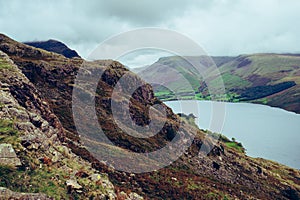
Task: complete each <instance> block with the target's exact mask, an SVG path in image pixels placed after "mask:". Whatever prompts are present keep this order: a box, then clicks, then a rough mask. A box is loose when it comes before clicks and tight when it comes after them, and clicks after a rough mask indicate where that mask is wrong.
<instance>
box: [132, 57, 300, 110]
mask: <svg viewBox="0 0 300 200" xmlns="http://www.w3.org/2000/svg"><path fill="white" fill-rule="evenodd" d="M211 58H212V60H213V61H214V62H215V64H216V66H217V70H219V71H220V74H221V75H222V79H223V82H224V86H225V89H226V95H225V96H222V97H220V100H225V101H229V102H238V101H248V102H255V103H261V104H267V105H270V106H275V107H280V108H283V109H286V110H289V111H294V112H297V113H300V104H299V102H300V56H299V55H298V54H252V55H241V56H237V57H211ZM188 59H189V60H191V61H193V62H202V64H204V65H206V63H205V59H207V57H203V56H199V57H188ZM162 65H165V66H168V67H169V69H168V70H167V69H165V71H164V72H163V73H162V72H161V70H162V69H161V66H162ZM212 69H213V68H212V67H211V66H209V65H208V66H206V69H205V70H204V71H205V72H204V73H205V74H206V76H207V77H206V82H205V81H204V80H203V77H202V76H201V75H200V74H199V73H198V72H197V71H195V69H194V68H193V66H192V65H191V64H190V63H189V62H187V61H185V60H184V59H182V58H181V57H176V56H172V57H164V58H160V59H159V60H158V61H157V62H156V63H154V64H153V65H151V66H149V67H145V68H143V69H142V70H141V69H139V71H137V72H138V73H141V74H142V75H143V77H145V78H146V79H147V77H161V80H164V82H165V83H166V85H171V86H173V87H179V86H180V84H181V83H180V82H178V80H177V79H176V78H174V76H166V74H170V70H176V71H177V72H179V73H180V74H182V75H183V76H184V78H185V79H186V80H188V81H189V83H190V85H191V86H192V88H193V91H188V90H186V91H185V90H184V89H183V90H182V91H181V94H182V95H183V96H185V97H186V98H190V99H191V98H196V99H200V100H201V99H208V100H209V99H210V98H211V97H210V94H209V91H208V88H207V85H208V84H210V85H214V84H216V83H217V82H218V80H217V77H215V73H214V71H213V70H212ZM155 94H156V96H158V97H159V98H160V99H161V100H173V99H175V96H174V94H172V92H170V91H168V90H166V88H162V87H156V88H155ZM195 94H196V95H195Z"/></svg>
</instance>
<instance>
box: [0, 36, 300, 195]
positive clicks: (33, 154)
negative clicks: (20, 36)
mask: <svg viewBox="0 0 300 200" xmlns="http://www.w3.org/2000/svg"><path fill="white" fill-rule="evenodd" d="M0 51H2V52H4V53H3V54H4V56H6V57H7V59H4V60H3V61H1V63H0V66H1V67H0V70H1V76H0V81H1V88H2V89H1V92H2V91H3V92H2V94H3V95H1V97H0V100H1V104H0V105H1V106H0V107H1V109H0V111H1V112H0V114H1V115H0V116H1V119H7V120H16V121H12V122H11V123H8V122H5V123H2V124H3V125H1V128H0V131H2V130H6V131H4V132H5V134H2V132H1V138H4V140H0V143H4V142H5V143H12V144H13V146H14V148H15V151H16V154H17V156H18V158H19V159H20V160H21V161H22V162H21V163H22V166H18V167H17V168H15V169H10V168H9V169H7V168H5V177H3V176H2V175H1V176H0V184H1V185H0V187H1V186H2V187H7V188H9V189H10V190H12V191H17V192H31V193H32V192H42V193H45V194H46V195H48V196H54V197H56V198H57V199H59V196H62V197H64V198H67V197H71V198H74V199H76V198H77V199H86V198H87V197H90V198H93V197H95V196H96V197H101V195H102V194H103V195H104V196H105V195H106V198H111V199H126V198H128V197H131V199H141V197H140V196H143V197H144V198H145V199H299V195H300V173H299V170H295V169H291V168H289V167H286V166H283V165H280V164H278V163H275V162H272V161H267V160H264V159H254V158H251V157H248V156H246V155H245V153H243V152H242V151H240V149H237V148H233V147H230V146H228V145H227V142H231V143H232V142H233V141H229V140H226V139H224V138H223V139H221V140H220V141H219V142H218V143H217V144H216V146H214V147H213V150H212V151H211V152H210V153H209V154H208V155H207V156H206V155H202V153H203V152H201V151H200V148H201V146H204V147H209V146H210V145H212V143H211V141H210V140H208V141H207V140H204V138H205V137H207V135H208V134H211V133H207V132H204V131H203V130H199V129H198V128H197V127H195V126H194V124H192V123H191V122H190V121H188V120H186V119H184V118H180V117H179V116H178V115H175V114H174V113H173V112H172V110H171V109H169V108H168V107H166V105H164V104H163V103H162V102H161V101H160V100H158V99H157V98H155V97H154V93H153V90H152V88H151V86H150V85H149V84H147V83H144V84H143V85H142V86H141V87H140V88H138V89H137V90H136V91H135V92H134V94H133V95H132V96H131V98H130V103H131V107H130V110H131V114H132V115H131V117H132V119H133V120H134V121H135V123H137V124H139V125H140V126H146V125H147V124H148V123H149V110H148V109H149V106H152V105H154V104H160V105H161V106H163V107H164V108H165V109H166V111H167V121H166V123H165V124H164V126H163V128H162V129H161V131H160V132H159V133H158V134H157V135H156V136H155V137H150V138H146V139H140V138H135V137H132V136H130V135H128V134H127V133H125V132H124V131H123V130H121V129H120V127H118V125H117V124H116V123H115V122H114V120H113V117H114V116H113V115H112V111H111V102H112V101H120V102H122V101H124V98H123V96H122V95H120V94H117V98H114V99H112V98H111V95H112V92H113V90H114V87H115V85H116V83H117V82H118V81H119V79H120V78H121V77H122V76H123V75H124V74H126V75H128V76H129V77H130V79H131V82H128V83H127V84H128V85H127V87H126V88H130V87H133V86H134V85H135V83H136V82H139V81H141V80H140V78H139V77H137V76H136V75H135V74H133V73H131V72H130V71H128V70H127V69H126V68H125V67H124V66H123V65H122V64H121V63H118V62H116V61H95V62H88V63H87V66H86V68H85V69H86V73H87V74H93V72H94V70H95V69H100V70H103V75H102V76H101V77H100V80H99V82H98V88H97V94H96V97H95V104H96V109H95V110H96V113H97V118H98V122H99V125H100V126H101V128H102V129H103V131H104V132H105V134H106V135H107V137H108V138H109V139H110V140H111V141H112V142H113V145H106V146H103V149H105V148H107V147H108V148H111V149H112V150H113V152H114V153H118V152H128V151H131V152H137V153H140V152H150V151H153V150H156V149H160V148H161V147H162V146H164V145H165V144H167V143H168V142H170V140H172V138H174V137H175V136H176V135H177V134H179V135H178V136H180V137H181V134H182V133H184V134H193V133H195V138H194V141H193V143H192V145H191V147H190V148H189V149H188V150H187V151H186V152H185V153H184V154H183V155H181V156H180V157H179V159H178V160H176V161H175V162H174V163H172V164H171V165H170V166H168V167H165V168H162V169H159V170H156V171H153V172H147V173H141V174H133V173H132V174H130V173H125V172H120V171H117V170H115V169H113V168H111V167H109V166H107V165H105V164H104V163H103V162H104V161H105V158H104V159H103V160H97V159H96V158H95V157H94V156H93V155H92V154H91V153H90V152H89V151H88V150H87V149H86V148H85V147H84V146H83V144H82V142H81V139H82V138H80V137H79V136H78V133H77V131H76V127H75V124H74V121H73V115H72V90H73V86H74V80H75V78H76V74H77V72H78V69H79V67H80V66H81V64H82V62H83V60H82V59H80V58H74V59H68V58H66V57H64V56H61V55H59V54H55V53H50V52H47V51H44V50H41V49H37V48H34V47H30V46H28V45H24V44H21V43H18V42H16V41H14V40H12V39H10V38H8V37H6V36H4V35H0ZM12 66H13V68H12ZM10 69H13V70H16V71H18V73H17V74H14V73H13V71H10ZM12 75H14V76H13V77H11V76H12ZM22 77H23V78H22ZM95 78H99V77H96V76H95ZM17 80H20V81H19V82H18V81H17ZM2 82H3V83H4V84H2ZM25 83H26V84H25ZM89 86H90V83H89V82H87V83H86V88H85V90H82V94H83V96H84V95H88V94H89V93H90V91H89ZM6 96H9V99H11V101H15V102H18V104H16V105H15V106H11V105H12V104H11V103H10V102H11V101H10V100H9V101H8V100H7V98H5V97H6ZM124 103H126V102H124ZM12 108H15V109H12ZM3 109H4V110H3ZM10 109H11V110H10ZM16 109H17V111H18V109H19V110H23V111H24V112H25V113H30V112H35V113H37V117H36V116H35V115H33V117H31V118H30V115H29V114H28V115H29V117H28V118H27V117H26V115H24V116H23V115H22V113H17V114H14V113H13V111H16ZM152 111H154V112H155V113H159V112H161V111H160V110H158V109H154V110H152ZM83 112H84V110H83ZM6 113H13V114H11V115H8V114H6ZM122 113H123V112H122V110H120V111H119V113H118V114H119V115H120V116H122ZM3 116H5V117H3ZM13 116H16V118H14V117H13ZM38 116H40V118H39V117H38ZM124 117H126V116H124ZM21 119H22V120H21ZM18 120H21V122H22V123H21V125H22V124H23V122H24V123H25V124H27V123H29V124H30V123H31V124H33V125H30V127H32V129H25V130H27V131H25V130H24V128H22V127H23V126H21V125H19V121H18ZM82 120H84V119H82ZM154 120H155V119H154ZM26 122H27V123H26ZM46 122H48V124H49V126H50V127H53V128H52V129H51V128H50V129H51V134H50V133H49V130H47V129H45V130H44V132H43V128H45V127H47V123H46ZM180 123H181V126H180V127H179V125H180ZM179 128H180V132H179V133H177V130H178V129H179ZM11 129H13V130H14V129H16V131H17V132H18V134H15V132H16V131H11ZM36 129H38V130H36ZM7 130H10V131H7ZM28 134H29V135H30V137H28V138H26V140H24V139H23V136H27V135H28ZM46 135H49V137H50V138H51V136H53V135H54V136H53V138H55V136H57V139H56V140H55V141H53V140H52V139H51V140H50V139H47V138H45V137H46ZM35 136H36V137H38V140H35V139H32V138H34V137H35ZM11 137H14V138H13V139H12V138H11ZM39 137H42V138H45V139H43V140H42V138H39ZM47 137H48V136H47ZM27 140H28V142H27ZM39 140H42V141H44V142H43V144H44V143H45V145H46V147H47V148H42V146H43V145H37V144H39V143H41V142H39ZM22 141H24V142H22ZM36 143H37V144H36ZM28 144H29V145H28ZM32 144H35V145H32ZM36 145H37V146H38V147H36ZM56 145H59V146H60V147H59V148H58V150H62V149H64V151H67V152H68V153H69V154H71V156H70V158H69V157H67V155H68V154H67V155H66V158H65V157H64V153H61V154H62V157H60V158H59V159H53V157H55V154H58V153H56V151H55V150H52V148H54V149H55V148H56ZM98 145H100V146H101V145H103V144H98ZM40 146H41V148H40ZM104 147H105V148H104ZM36 148H37V149H36ZM100 149H101V148H100ZM52 151H53V152H52ZM64 151H62V152H64ZM59 152H60V151H59ZM52 154H53V155H52ZM58 155H59V156H60V154H58ZM107 156H114V155H113V154H111V155H107ZM40 158H41V159H40ZM49 159H51V161H50V160H49ZM52 159H53V160H52ZM64 159H66V160H64ZM130 159H131V158H130V157H128V160H130ZM31 160H32V161H31ZM54 161H56V162H54ZM154 162H155V161H154ZM76 163H78V165H76ZM68 164H70V165H68ZM116 164H118V162H117V161H116ZM119 164H121V165H126V164H127V163H126V162H123V163H119ZM138 164H139V163H137V165H138ZM41 165H42V168H40V166H41ZM65 165H67V167H69V168H71V169H73V170H70V169H69V168H66V167H65ZM73 165H74V166H73ZM0 166H1V167H2V169H3V168H4V167H5V166H2V164H0ZM84 166H88V168H86V167H84ZM24 167H25V169H26V170H24ZM28 167H29V168H28ZM89 167H91V168H89ZM69 171H70V172H69ZM1 172H2V170H1ZM61 173H62V174H61ZM65 173H67V174H65ZM94 174H96V177H95V176H94ZM97 174H101V176H100V178H98V176H97ZM105 174H107V176H108V177H106V175H105ZM18 176H22V177H24V180H26V181H23V180H22V187H20V185H21V184H20V182H18V180H19V179H16V178H15V177H18ZM102 176H103V177H102ZM39 177H42V178H43V180H45V181H44V182H46V183H47V184H46V185H43V187H40V185H41V184H40V185H38V184H36V180H39V179H38V178H39ZM95 178H96V179H95ZM69 179H71V180H73V182H72V181H69V182H68V184H69V186H68V185H67V181H68V180H69ZM99 179H100V181H99ZM75 181H76V182H75ZM44 182H43V183H44ZM103 182H106V183H103ZM110 182H111V183H112V184H113V187H111V184H110ZM32 183H34V184H32ZM76 183H78V184H79V185H80V186H78V185H77V184H76ZM30 185H31V186H30ZM99 187H100V188H99ZM101 187H104V188H103V189H101ZM68 188H69V189H70V191H68ZM112 188H113V191H112ZM57 190H58V191H59V192H56V191H57ZM122 191H124V192H122ZM93 192H95V193H93ZM53 193H56V194H53ZM136 193H137V194H138V195H140V196H138V195H137V194H136ZM0 194H1V193H0ZM109 194H111V195H110V196H107V195H109ZM96 197H95V198H96ZM101 198H102V197H101ZM103 198H104V197H103Z"/></svg>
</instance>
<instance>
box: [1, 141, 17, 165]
mask: <svg viewBox="0 0 300 200" xmlns="http://www.w3.org/2000/svg"><path fill="white" fill-rule="evenodd" d="M0 163H1V164H2V165H9V166H20V165H21V161H20V159H19V158H18V157H17V155H16V152H15V150H14V149H13V147H12V145H11V144H0Z"/></svg>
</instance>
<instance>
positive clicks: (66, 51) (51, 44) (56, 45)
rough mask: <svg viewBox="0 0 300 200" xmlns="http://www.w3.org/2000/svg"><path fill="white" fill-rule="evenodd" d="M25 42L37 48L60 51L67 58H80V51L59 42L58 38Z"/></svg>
mask: <svg viewBox="0 0 300 200" xmlns="http://www.w3.org/2000/svg"><path fill="white" fill-rule="evenodd" d="M24 44H27V45H30V46H33V47H36V48H41V49H44V50H46V51H51V52H54V53H58V54H61V55H63V56H65V57H67V58H74V57H78V58H80V56H79V55H78V53H77V52H76V51H74V50H72V49H70V48H69V47H67V45H65V44H64V43H62V42H59V41H57V40H48V41H39V42H25V43H24Z"/></svg>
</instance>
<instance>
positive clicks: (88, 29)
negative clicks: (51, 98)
mask: <svg viewBox="0 0 300 200" xmlns="http://www.w3.org/2000/svg"><path fill="white" fill-rule="evenodd" d="M299 11H300V1H299V0H284V1H283V0H187V1H184V0H163V1H162V0H109V1H108V0H106V1H105V0H89V1H85V0H82V1H79V0H66V1H63V0H53V1H50V0H48V1H47V0H45V1H38V0H36V1H33V0H27V1H22V0H10V1H6V0H0V32H2V33H4V34H7V35H8V36H10V37H12V38H14V39H16V40H18V41H33V40H47V39H50V38H52V39H58V40H60V41H63V42H64V43H66V44H67V45H68V46H70V47H71V48H73V49H75V50H76V51H78V52H79V54H80V55H81V56H83V57H87V56H88V55H89V53H90V52H91V51H92V50H93V49H94V48H95V47H96V46H97V45H98V44H100V43H101V42H103V41H104V40H105V39H107V38H110V37H112V36H113V35H116V34H119V33H122V32H124V31H129V30H132V29H136V28H143V27H160V28H167V29H171V30H175V31H177V32H179V33H181V34H184V35H186V36H188V37H190V38H191V39H193V40H194V41H196V42H197V43H198V44H199V45H200V46H202V47H203V48H204V49H205V51H206V52H207V53H208V54H209V55H239V54H245V53H258V52H275V53H286V52H289V53H299V52H300V49H299V46H300V37H299V36H300V28H299V22H300V12H299ZM134 55H137V56H132V55H131V56H129V57H130V58H131V62H128V63H129V64H132V65H135V64H136V65H138V64H140V63H143V62H144V63H145V64H148V63H147V62H149V60H153V59H156V58H155V56H153V52H150V53H149V51H146V53H145V55H143V53H140V54H134ZM159 55H165V54H164V53H161V52H160V54H159ZM129 57H128V58H129ZM147 59H148V61H147ZM128 63H127V64H128Z"/></svg>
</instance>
